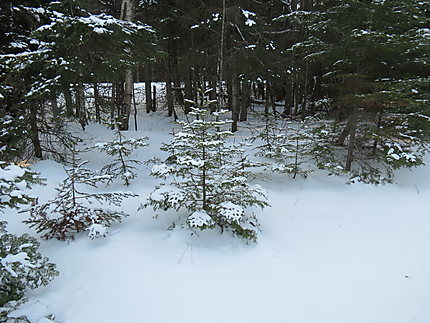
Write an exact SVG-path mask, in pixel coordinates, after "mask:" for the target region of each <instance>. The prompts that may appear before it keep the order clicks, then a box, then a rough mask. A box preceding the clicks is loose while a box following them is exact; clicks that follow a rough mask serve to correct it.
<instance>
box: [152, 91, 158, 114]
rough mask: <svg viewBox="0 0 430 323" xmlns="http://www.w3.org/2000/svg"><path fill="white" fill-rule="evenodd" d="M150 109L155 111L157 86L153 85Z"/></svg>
mask: <svg viewBox="0 0 430 323" xmlns="http://www.w3.org/2000/svg"><path fill="white" fill-rule="evenodd" d="M151 108H152V109H151V111H152V112H155V111H157V87H156V86H155V85H153V86H152V106H151Z"/></svg>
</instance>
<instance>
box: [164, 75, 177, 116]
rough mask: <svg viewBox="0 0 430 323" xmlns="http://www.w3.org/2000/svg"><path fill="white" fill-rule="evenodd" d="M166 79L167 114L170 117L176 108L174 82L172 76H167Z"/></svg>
mask: <svg viewBox="0 0 430 323" xmlns="http://www.w3.org/2000/svg"><path fill="white" fill-rule="evenodd" d="M167 78H168V79H167V81H166V101H167V114H168V116H169V117H172V116H173V112H174V110H175V107H174V104H173V92H172V82H170V76H168V77H167Z"/></svg>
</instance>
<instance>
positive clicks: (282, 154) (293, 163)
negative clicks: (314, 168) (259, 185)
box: [251, 114, 310, 178]
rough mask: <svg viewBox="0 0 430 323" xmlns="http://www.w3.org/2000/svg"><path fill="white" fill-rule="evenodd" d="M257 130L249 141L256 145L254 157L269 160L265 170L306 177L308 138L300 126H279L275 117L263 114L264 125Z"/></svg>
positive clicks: (297, 124) (307, 171)
mask: <svg viewBox="0 0 430 323" xmlns="http://www.w3.org/2000/svg"><path fill="white" fill-rule="evenodd" d="M293 126H294V127H293ZM259 129H260V130H259V132H258V134H257V135H256V136H254V137H253V138H251V141H253V142H256V143H257V146H256V147H255V149H256V150H257V153H256V155H257V156H261V157H264V158H266V159H268V160H269V161H268V162H267V163H266V164H265V169H266V170H268V171H271V172H276V173H288V174H292V176H293V178H295V177H296V176H297V175H298V174H300V175H302V176H304V177H307V175H308V173H309V170H307V169H306V167H304V161H305V158H306V157H307V156H308V155H309V141H310V136H309V135H308V134H307V133H306V132H305V131H302V129H301V124H300V123H299V122H297V123H295V124H294V125H292V126H290V127H288V126H287V125H282V126H280V125H279V120H277V119H276V117H275V116H273V115H268V114H265V116H264V125H263V127H259Z"/></svg>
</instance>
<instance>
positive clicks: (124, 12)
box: [119, 0, 135, 130]
mask: <svg viewBox="0 0 430 323" xmlns="http://www.w3.org/2000/svg"><path fill="white" fill-rule="evenodd" d="M134 8H135V5H134V0H122V4H121V19H122V20H126V21H133V19H134ZM133 88H134V80H133V69H132V67H127V69H126V70H125V84H124V101H123V104H122V106H121V111H120V116H119V119H120V120H119V121H120V124H119V129H120V130H128V120H129V119H130V113H131V104H132V101H133Z"/></svg>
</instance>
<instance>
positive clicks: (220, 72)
mask: <svg viewBox="0 0 430 323" xmlns="http://www.w3.org/2000/svg"><path fill="white" fill-rule="evenodd" d="M225 2H226V0H222V22H221V40H220V50H219V63H218V87H219V90H218V107H217V109H218V110H220V109H221V105H222V99H223V94H224V91H223V84H222V83H223V81H224V76H223V70H224V43H225V24H226V3H225ZM217 119H218V117H217Z"/></svg>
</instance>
